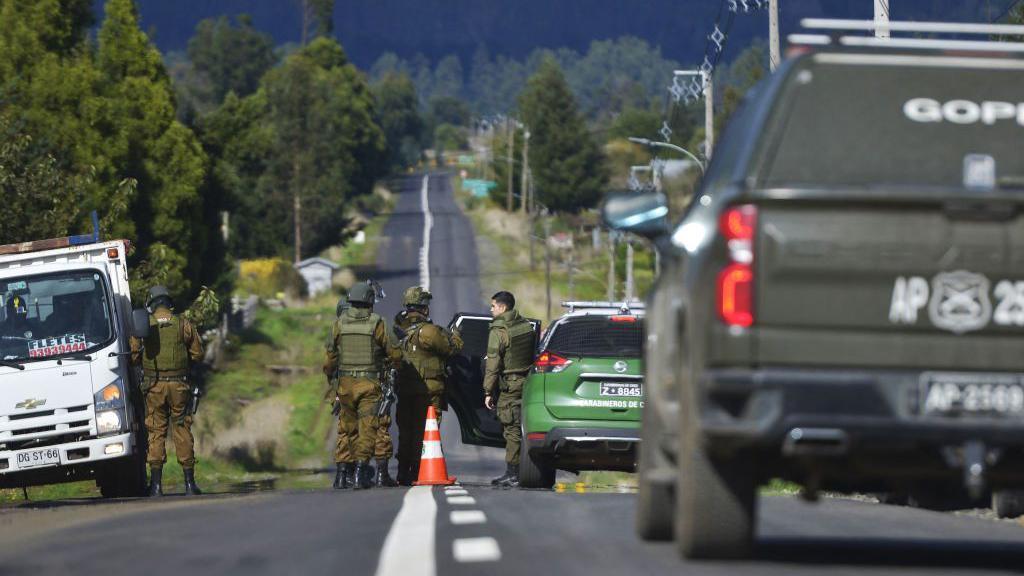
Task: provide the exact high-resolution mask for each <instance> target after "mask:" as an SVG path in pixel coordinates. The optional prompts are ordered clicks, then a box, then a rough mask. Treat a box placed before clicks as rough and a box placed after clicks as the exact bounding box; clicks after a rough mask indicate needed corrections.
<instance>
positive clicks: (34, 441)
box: [0, 404, 95, 450]
mask: <svg viewBox="0 0 1024 576" xmlns="http://www.w3.org/2000/svg"><path fill="white" fill-rule="evenodd" d="M91 408H92V406H91V405H89V404H86V405H83V406H71V407H68V408H57V409H55V410H43V411H40V412H31V413H28V414H15V415H10V416H2V417H0V450H18V449H21V448H30V447H36V446H52V445H54V444H61V443H64V442H72V441H77V440H80V439H82V438H86V437H88V436H90V435H91V434H92V433H93V431H94V429H95V425H94V423H93V415H92V410H91Z"/></svg>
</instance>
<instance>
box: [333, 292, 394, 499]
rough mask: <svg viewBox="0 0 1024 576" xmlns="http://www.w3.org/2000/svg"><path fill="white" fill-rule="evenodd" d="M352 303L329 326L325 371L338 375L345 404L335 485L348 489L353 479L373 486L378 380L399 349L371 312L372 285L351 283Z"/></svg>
mask: <svg viewBox="0 0 1024 576" xmlns="http://www.w3.org/2000/svg"><path fill="white" fill-rule="evenodd" d="M348 304H349V306H348V308H345V309H343V310H342V311H341V315H340V316H339V317H338V319H337V320H336V321H335V322H334V326H333V328H332V329H331V339H330V342H329V343H328V345H327V359H326V361H325V362H324V373H325V374H327V376H328V378H333V377H337V378H338V400H339V402H340V407H341V412H340V414H339V415H338V434H339V442H338V449H336V451H335V461H336V465H337V471H336V474H335V478H334V487H335V488H347V487H348V486H347V484H348V480H349V478H352V479H353V480H354V484H355V485H354V488H356V489H357V490H358V489H363V488H370V487H371V486H373V478H371V473H370V458H371V457H372V456H373V453H374V445H375V443H376V441H377V435H378V427H379V423H378V419H377V404H378V403H379V402H380V400H381V389H380V379H381V378H382V377H383V375H384V370H385V363H386V362H388V361H389V360H391V361H395V360H398V358H400V353H399V352H398V350H397V349H396V348H395V347H394V345H393V343H392V341H391V339H390V338H389V336H388V332H387V327H386V326H385V325H384V319H383V318H381V317H380V316H379V315H377V314H375V313H374V312H373V304H374V292H373V288H372V287H370V286H369V285H368V284H356V285H355V286H353V287H352V289H351V290H349V293H348ZM340 307H341V306H339V308H340ZM342 444H345V446H344V447H343V446H342ZM353 462H354V464H353Z"/></svg>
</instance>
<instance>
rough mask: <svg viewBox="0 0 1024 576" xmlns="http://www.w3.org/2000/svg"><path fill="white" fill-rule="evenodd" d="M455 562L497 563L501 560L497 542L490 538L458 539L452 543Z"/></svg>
mask: <svg viewBox="0 0 1024 576" xmlns="http://www.w3.org/2000/svg"><path fill="white" fill-rule="evenodd" d="M452 555H453V556H455V561H456V562H497V561H498V560H501V548H499V547H498V541H497V540H495V539H494V538H490V537H481V538H458V539H456V540H454V541H453V542H452Z"/></svg>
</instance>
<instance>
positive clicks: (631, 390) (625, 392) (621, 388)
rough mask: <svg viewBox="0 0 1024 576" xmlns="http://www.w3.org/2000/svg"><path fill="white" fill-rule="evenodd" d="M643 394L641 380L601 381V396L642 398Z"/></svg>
mask: <svg viewBox="0 0 1024 576" xmlns="http://www.w3.org/2000/svg"><path fill="white" fill-rule="evenodd" d="M643 395H644V393H643V389H642V387H641V385H640V383H639V382H601V396H628V397H630V398H640V397H641V396H643Z"/></svg>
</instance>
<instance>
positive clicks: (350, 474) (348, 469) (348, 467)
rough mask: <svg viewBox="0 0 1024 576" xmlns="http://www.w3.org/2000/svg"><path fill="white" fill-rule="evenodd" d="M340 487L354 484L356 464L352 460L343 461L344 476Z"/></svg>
mask: <svg viewBox="0 0 1024 576" xmlns="http://www.w3.org/2000/svg"><path fill="white" fill-rule="evenodd" d="M341 484H342V488H352V487H353V486H355V485H356V465H355V463H353V462H346V463H345V476H344V478H342V479H341Z"/></svg>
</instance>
